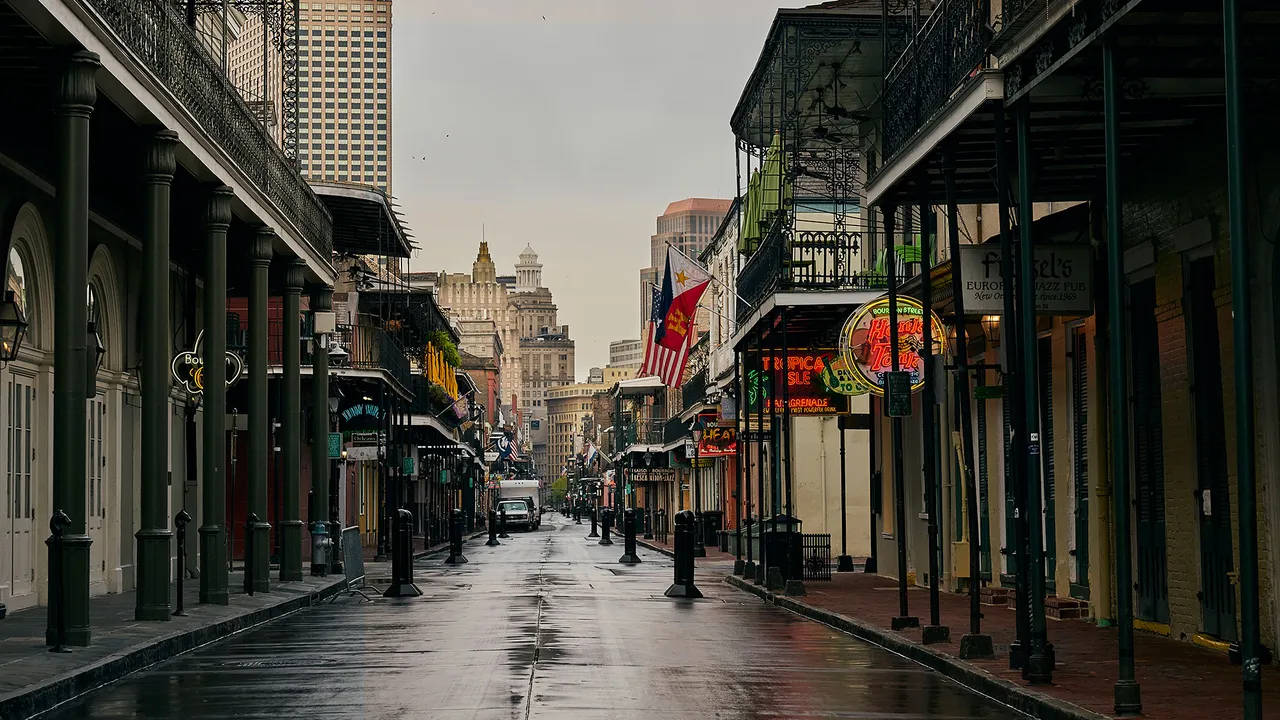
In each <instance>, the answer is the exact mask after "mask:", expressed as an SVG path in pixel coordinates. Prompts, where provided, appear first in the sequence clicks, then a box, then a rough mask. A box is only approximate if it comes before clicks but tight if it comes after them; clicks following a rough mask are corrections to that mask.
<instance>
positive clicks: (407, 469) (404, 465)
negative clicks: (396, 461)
mask: <svg viewBox="0 0 1280 720" xmlns="http://www.w3.org/2000/svg"><path fill="white" fill-rule="evenodd" d="M400 470H401V472H402V473H404V474H405V475H412V474H413V458H412V457H411V456H406V457H404V458H403V459H401V461H400Z"/></svg>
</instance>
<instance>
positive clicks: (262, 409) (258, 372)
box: [245, 228, 275, 592]
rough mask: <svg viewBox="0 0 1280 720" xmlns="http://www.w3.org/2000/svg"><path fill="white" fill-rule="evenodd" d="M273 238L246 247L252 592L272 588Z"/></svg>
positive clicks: (262, 234)
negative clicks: (269, 465) (270, 281)
mask: <svg viewBox="0 0 1280 720" xmlns="http://www.w3.org/2000/svg"><path fill="white" fill-rule="evenodd" d="M274 238H275V234H274V233H273V232H272V231H271V230H269V229H267V228H260V229H259V230H258V232H256V233H255V234H254V236H253V239H252V240H251V241H250V247H249V338H248V342H247V343H246V344H247V345H248V355H249V378H248V380H249V382H248V385H249V458H248V462H249V473H248V475H249V480H248V483H249V487H248V500H249V502H248V510H249V514H251V515H254V516H256V517H257V521H256V522H254V523H253V524H252V526H251V527H249V526H246V528H245V532H246V534H248V533H252V534H253V540H252V541H251V542H250V543H249V547H250V548H251V553H250V555H251V556H250V555H246V557H245V572H249V568H250V566H252V569H253V570H252V571H253V591H254V592H267V591H269V590H270V589H271V565H270V563H269V562H268V561H269V559H270V558H269V555H270V551H271V547H270V545H271V544H270V542H269V541H270V531H271V525H270V524H269V523H268V522H267V439H268V437H267V270H268V268H269V267H270V265H271V254H272V249H271V246H272V244H273V240H274ZM246 539H247V538H246Z"/></svg>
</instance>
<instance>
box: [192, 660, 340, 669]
mask: <svg viewBox="0 0 1280 720" xmlns="http://www.w3.org/2000/svg"><path fill="white" fill-rule="evenodd" d="M336 662H338V661H337V660H335V659H334V658H327V657H296V658H266V659H262V660H227V661H225V662H221V663H218V666H219V667H224V668H236V669H240V670H256V669H260V668H282V667H306V666H309V665H310V666H315V665H333V664H334V663H336Z"/></svg>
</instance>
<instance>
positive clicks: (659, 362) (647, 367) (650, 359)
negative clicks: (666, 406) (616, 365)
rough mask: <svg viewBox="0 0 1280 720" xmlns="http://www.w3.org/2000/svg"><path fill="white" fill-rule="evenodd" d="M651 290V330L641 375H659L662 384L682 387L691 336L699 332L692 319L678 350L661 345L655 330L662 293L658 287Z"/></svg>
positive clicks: (646, 343) (660, 311) (660, 310)
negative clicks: (696, 330)
mask: <svg viewBox="0 0 1280 720" xmlns="http://www.w3.org/2000/svg"><path fill="white" fill-rule="evenodd" d="M650 292H651V293H652V296H653V302H652V304H651V305H650V306H649V326H648V327H649V332H648V337H647V338H646V340H645V346H644V362H643V363H641V365H640V376H641V377H647V376H649V375H657V376H658V378H659V379H660V380H662V384H664V385H666V386H668V387H680V380H681V378H683V377H684V364H685V361H686V360H688V359H689V345H690V342H691V338H693V337H694V336H695V335H696V334H697V333H696V332H694V329H693V320H692V319H690V321H689V333H688V334H687V335H685V341H684V342H683V343H681V344H680V348H679V349H678V350H672V349H671V348H667V347H663V346H662V345H659V344H658V341H657V337H656V336H657V333H656V332H654V331H655V330H656V329H657V327H656V320H657V319H658V318H659V317H660V315H661V313H662V293H661V291H659V290H658V288H656V287H653V288H650Z"/></svg>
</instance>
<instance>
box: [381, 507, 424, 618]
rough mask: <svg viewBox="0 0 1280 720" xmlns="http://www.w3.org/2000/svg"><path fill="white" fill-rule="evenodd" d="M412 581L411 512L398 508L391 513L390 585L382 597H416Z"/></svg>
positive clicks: (420, 592) (418, 592)
mask: <svg viewBox="0 0 1280 720" xmlns="http://www.w3.org/2000/svg"><path fill="white" fill-rule="evenodd" d="M421 594H422V591H421V590H419V589H418V586H417V585H415V584H414V583H413V513H411V512H409V511H408V510H405V509H404V508H398V509H397V510H396V511H395V512H394V513H392V514H391V587H389V588H387V590H386V592H384V593H382V597H417V596H418V595H421Z"/></svg>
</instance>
